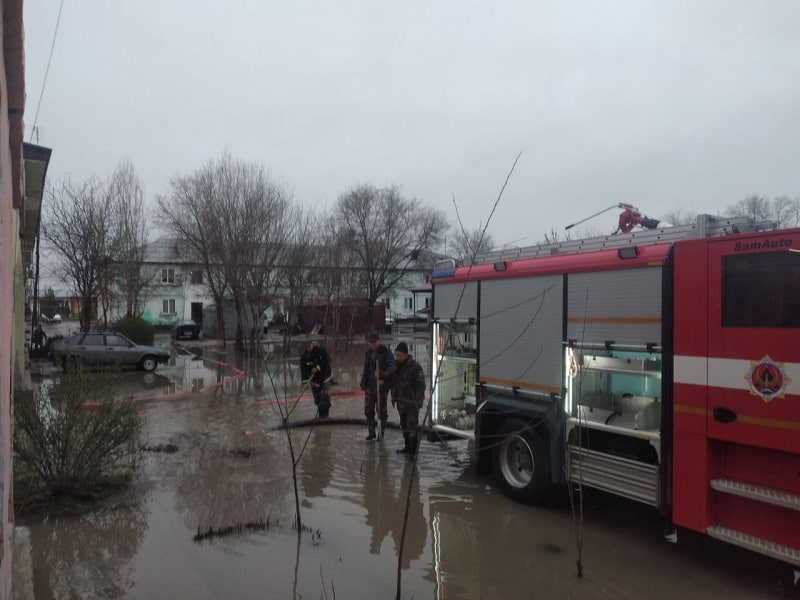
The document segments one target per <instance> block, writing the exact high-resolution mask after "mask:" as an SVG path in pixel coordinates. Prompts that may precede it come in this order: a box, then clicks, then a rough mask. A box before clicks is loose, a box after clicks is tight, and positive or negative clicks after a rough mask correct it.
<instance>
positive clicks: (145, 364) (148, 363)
mask: <svg viewBox="0 0 800 600" xmlns="http://www.w3.org/2000/svg"><path fill="white" fill-rule="evenodd" d="M139 366H140V367H141V369H142V370H143V371H155V370H156V366H158V361H157V360H156V358H155V356H145V357H144V358H143V359H142V362H141V363H139Z"/></svg>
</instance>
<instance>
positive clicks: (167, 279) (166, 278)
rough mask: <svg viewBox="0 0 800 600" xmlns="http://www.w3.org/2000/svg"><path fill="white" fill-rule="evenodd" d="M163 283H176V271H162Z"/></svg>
mask: <svg viewBox="0 0 800 600" xmlns="http://www.w3.org/2000/svg"><path fill="white" fill-rule="evenodd" d="M161 283H175V269H161Z"/></svg>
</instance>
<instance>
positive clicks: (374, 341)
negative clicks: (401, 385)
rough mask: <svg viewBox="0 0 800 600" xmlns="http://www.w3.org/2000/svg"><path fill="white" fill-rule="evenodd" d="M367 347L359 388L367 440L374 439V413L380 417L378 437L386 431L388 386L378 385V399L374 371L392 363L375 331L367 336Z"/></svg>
mask: <svg viewBox="0 0 800 600" xmlns="http://www.w3.org/2000/svg"><path fill="white" fill-rule="evenodd" d="M367 344H368V346H369V347H368V348H367V351H366V352H365V353H364V371H363V372H362V374H361V389H362V390H364V416H365V417H366V418H367V429H368V433H367V440H374V439H375V425H376V423H375V413H376V405H377V412H378V414H379V415H380V419H381V428H380V431H379V432H378V439H379V440H382V439H383V433H384V431H386V421H387V419H388V418H389V412H388V410H387V408H386V398H387V396H388V395H389V386H388V385H387V384H384V385H382V386H380V399H379V398H378V376H376V373H382V372H383V371H386V370H387V369H388V368H389V367H390V366H391V364H392V353H391V352H390V351H389V349H388V348H387V347H386V346H384V345H383V344H381V340H380V338H379V337H378V334H377V333H370V334H369V336H368V337H367Z"/></svg>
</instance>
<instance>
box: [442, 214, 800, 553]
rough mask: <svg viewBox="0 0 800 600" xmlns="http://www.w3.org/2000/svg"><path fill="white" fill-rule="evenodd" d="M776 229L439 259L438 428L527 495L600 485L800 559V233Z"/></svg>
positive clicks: (738, 228)
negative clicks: (459, 262) (461, 260)
mask: <svg viewBox="0 0 800 600" xmlns="http://www.w3.org/2000/svg"><path fill="white" fill-rule="evenodd" d="M765 227H766V226H765V224H757V223H753V222H752V221H750V220H749V219H746V218H728V219H723V218H717V217H711V216H708V215H701V216H699V217H698V219H697V222H696V223H694V224H692V225H686V226H678V227H672V228H663V229H655V230H650V231H631V232H628V233H624V234H618V235H611V236H604V237H599V238H589V239H585V240H572V241H565V242H562V243H557V244H549V245H540V246H534V247H530V248H523V249H513V250H511V251H508V250H506V251H501V252H495V253H489V254H487V255H485V256H483V257H481V258H480V259H479V261H476V264H473V265H471V266H461V267H456V265H455V263H454V262H452V261H444V262H442V263H439V264H438V265H437V266H436V268H435V270H434V273H433V275H432V278H431V281H432V284H433V329H432V348H433V352H432V357H433V358H432V365H431V380H432V382H433V387H432V392H431V415H432V424H433V427H434V429H436V430H438V431H439V432H441V433H446V434H451V435H457V436H462V437H470V438H474V440H475V449H476V458H477V461H476V463H477V467H478V470H479V471H480V472H486V473H493V475H494V476H495V479H496V481H497V483H498V485H499V486H500V487H501V488H502V490H503V491H504V492H505V493H506V494H507V495H509V496H510V497H512V498H515V499H518V500H523V501H530V502H537V501H540V500H542V499H543V498H544V496H545V495H546V494H547V493H548V491H549V490H550V489H551V487H552V486H554V485H559V484H569V485H576V486H579V487H580V486H588V487H593V488H597V489H600V490H604V491H606V492H610V493H612V494H617V495H619V496H623V497H626V498H630V499H633V500H636V501H639V502H642V503H645V504H648V505H650V506H652V507H654V508H655V509H657V510H658V511H659V513H660V514H661V515H663V516H665V517H668V518H670V519H671V520H672V522H673V523H675V524H676V525H680V526H683V527H686V528H689V529H692V530H695V531H700V532H703V533H706V534H708V535H710V536H713V537H716V538H718V539H721V540H724V541H727V542H730V543H733V544H736V545H739V546H743V547H746V548H749V549H751V550H754V551H756V552H760V553H763V554H767V555H770V556H773V557H775V558H777V559H779V560H783V561H786V562H788V563H791V564H794V565H800V343H798V342H799V341H800V336H799V335H798V334H800V230H798V229H794V230H774V229H766V228H765Z"/></svg>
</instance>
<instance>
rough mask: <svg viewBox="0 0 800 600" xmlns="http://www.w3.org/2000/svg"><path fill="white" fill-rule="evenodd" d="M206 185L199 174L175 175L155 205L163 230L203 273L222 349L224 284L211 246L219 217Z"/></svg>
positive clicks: (202, 173)
mask: <svg viewBox="0 0 800 600" xmlns="http://www.w3.org/2000/svg"><path fill="white" fill-rule="evenodd" d="M209 186H210V182H209V177H208V174H207V173H204V172H203V171H197V172H195V173H194V174H193V175H189V176H178V177H175V178H173V179H172V181H170V188H171V192H170V194H169V196H160V197H158V198H157V199H156V202H157V204H158V206H159V209H160V211H161V215H162V217H163V219H164V226H165V227H166V229H167V230H168V231H170V232H171V233H172V234H173V235H175V236H176V237H177V238H178V240H180V242H181V243H182V245H183V246H184V247H185V248H186V251H187V252H188V253H189V256H188V257H187V258H190V259H191V260H192V261H196V262H197V263H199V264H201V265H202V266H203V269H204V270H205V273H206V277H205V278H204V281H205V284H206V285H207V286H208V291H209V293H210V294H211V297H212V298H213V299H214V305H215V307H216V316H217V333H218V334H219V335H220V336H221V338H222V345H223V347H225V344H226V338H225V311H224V299H225V293H226V291H227V289H228V281H227V278H226V275H225V270H224V269H223V267H222V265H221V263H220V261H219V256H218V253H217V248H216V245H215V237H217V236H215V235H214V233H215V232H214V231H213V230H214V229H215V227H216V222H217V221H218V220H219V215H218V214H215V211H214V206H213V196H212V192H211V190H210V189H209Z"/></svg>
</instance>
